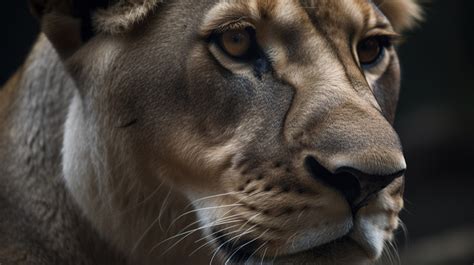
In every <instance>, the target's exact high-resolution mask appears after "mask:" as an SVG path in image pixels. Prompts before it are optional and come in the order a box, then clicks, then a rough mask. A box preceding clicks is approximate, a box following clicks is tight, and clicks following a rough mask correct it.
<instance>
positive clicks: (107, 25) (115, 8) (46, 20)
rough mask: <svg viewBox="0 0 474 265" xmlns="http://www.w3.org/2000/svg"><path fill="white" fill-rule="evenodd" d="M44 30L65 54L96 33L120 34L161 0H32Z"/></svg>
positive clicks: (70, 52)
mask: <svg viewBox="0 0 474 265" xmlns="http://www.w3.org/2000/svg"><path fill="white" fill-rule="evenodd" d="M29 1H30V7H31V11H32V13H33V14H34V15H35V16H36V17H37V18H38V19H39V20H40V24H41V30H42V31H43V33H45V34H46V36H47V37H48V38H49V40H50V41H51V43H52V44H53V45H54V47H55V48H56V49H57V50H58V52H59V54H60V55H61V56H62V57H65V56H66V57H67V56H69V55H71V54H72V53H73V52H74V51H76V50H77V49H78V48H80V47H81V45H82V44H83V43H84V42H86V41H87V40H88V39H90V38H91V37H93V36H94V35H95V34H97V33H107V34H119V33H124V32H126V31H128V30H130V29H131V28H132V27H133V26H134V25H136V24H137V23H139V22H140V21H142V20H143V19H145V18H146V16H147V15H148V14H150V13H151V12H152V11H153V10H154V8H155V7H156V6H157V5H158V2H160V0H29Z"/></svg>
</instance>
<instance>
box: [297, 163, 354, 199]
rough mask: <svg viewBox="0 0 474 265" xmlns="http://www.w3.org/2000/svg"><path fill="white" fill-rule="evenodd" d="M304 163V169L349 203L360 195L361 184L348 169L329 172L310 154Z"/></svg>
mask: <svg viewBox="0 0 474 265" xmlns="http://www.w3.org/2000/svg"><path fill="white" fill-rule="evenodd" d="M304 163H305V167H306V170H308V172H309V173H310V175H311V176H312V177H313V178H314V179H317V180H319V181H322V182H323V183H324V184H326V185H328V186H330V187H332V188H334V189H336V190H338V191H339V192H341V193H342V195H344V197H345V198H346V200H347V201H348V202H349V203H350V204H351V205H352V204H353V202H354V201H355V200H356V199H357V198H358V197H359V196H360V193H361V184H360V183H359V180H358V178H357V177H356V176H354V175H353V174H352V173H351V172H350V171H340V172H336V173H335V174H334V173H331V172H330V171H329V170H327V169H326V168H325V167H324V166H322V165H321V164H320V163H319V162H318V160H316V158H314V157H312V156H308V157H306V158H305V162H304Z"/></svg>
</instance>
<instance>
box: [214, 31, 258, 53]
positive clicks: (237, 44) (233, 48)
mask: <svg viewBox="0 0 474 265" xmlns="http://www.w3.org/2000/svg"><path fill="white" fill-rule="evenodd" d="M251 43H252V40H251V36H250V34H249V32H248V31H247V30H245V29H241V30H229V31H226V32H224V33H223V34H222V36H221V44H222V48H223V49H224V50H225V51H226V52H227V53H228V54H229V55H231V56H234V57H243V56H245V55H246V54H247V53H248V52H249V50H250V46H251Z"/></svg>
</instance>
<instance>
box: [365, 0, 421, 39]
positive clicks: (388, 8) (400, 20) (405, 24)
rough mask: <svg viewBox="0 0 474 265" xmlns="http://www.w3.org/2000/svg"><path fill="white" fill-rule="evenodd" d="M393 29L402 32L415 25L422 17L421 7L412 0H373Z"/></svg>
mask: <svg viewBox="0 0 474 265" xmlns="http://www.w3.org/2000/svg"><path fill="white" fill-rule="evenodd" d="M374 2H375V4H376V5H377V7H378V8H380V10H382V12H384V13H385V14H386V16H387V17H388V19H389V20H390V22H391V23H392V25H393V27H394V28H395V30H397V31H398V32H403V31H405V30H408V29H410V28H411V27H413V26H415V25H416V23H417V22H418V21H420V20H421V19H422V17H423V12H422V10H421V7H420V6H419V4H418V3H417V1H414V0H375V1H374Z"/></svg>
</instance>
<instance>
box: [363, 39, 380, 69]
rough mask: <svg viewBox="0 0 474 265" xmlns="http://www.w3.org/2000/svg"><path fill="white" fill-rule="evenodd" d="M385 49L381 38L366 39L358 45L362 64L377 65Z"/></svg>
mask: <svg viewBox="0 0 474 265" xmlns="http://www.w3.org/2000/svg"><path fill="white" fill-rule="evenodd" d="M383 49H384V46H383V44H382V42H381V40H380V39H379V38H377V37H370V38H367V39H364V40H363V41H361V42H360V43H359V44H358V45H357V54H358V56H359V62H360V64H362V65H370V64H373V63H375V62H376V61H377V60H378V59H379V58H380V56H381V55H382V51H383Z"/></svg>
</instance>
